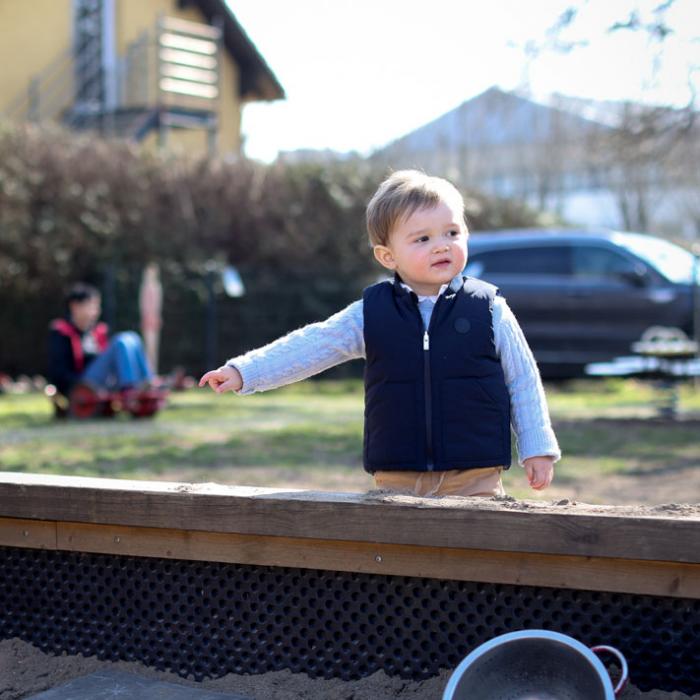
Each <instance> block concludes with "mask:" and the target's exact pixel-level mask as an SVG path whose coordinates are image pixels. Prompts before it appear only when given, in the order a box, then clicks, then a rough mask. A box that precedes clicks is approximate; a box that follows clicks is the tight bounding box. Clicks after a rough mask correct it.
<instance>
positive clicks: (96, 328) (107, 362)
mask: <svg viewBox="0 0 700 700" xmlns="http://www.w3.org/2000/svg"><path fill="white" fill-rule="evenodd" d="M66 306H67V314H66V316H65V317H64V318H60V319H56V320H55V321H53V322H52V323H51V328H50V331H49V371H48V377H49V381H50V382H51V383H52V384H54V385H55V387H56V389H57V390H58V392H59V393H60V394H63V395H64V396H68V395H69V394H70V392H71V390H72V389H73V387H74V386H75V385H76V384H77V383H78V382H84V383H88V384H91V385H92V386H93V387H95V388H98V389H114V390H125V389H130V388H142V387H144V386H145V385H147V384H148V383H149V382H150V380H151V379H152V377H153V373H152V372H151V369H150V367H149V366H148V361H147V359H146V357H145V354H144V351H143V345H142V344H141V338H139V336H138V335H137V334H136V333H132V332H126V333H119V334H117V335H116V336H114V338H112V340H111V342H110V340H109V338H108V335H107V326H106V325H105V324H104V323H98V319H99V318H100V313H101V297H100V293H99V292H98V291H97V289H95V287H92V286H91V285H89V284H83V283H78V284H74V285H73V286H72V287H71V289H70V290H69V292H68V295H67V296H66Z"/></svg>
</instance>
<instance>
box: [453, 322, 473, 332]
mask: <svg viewBox="0 0 700 700" xmlns="http://www.w3.org/2000/svg"><path fill="white" fill-rule="evenodd" d="M471 327H472V324H471V323H470V322H469V319H468V318H456V319H455V330H456V331H457V333H469V330H470V329H471Z"/></svg>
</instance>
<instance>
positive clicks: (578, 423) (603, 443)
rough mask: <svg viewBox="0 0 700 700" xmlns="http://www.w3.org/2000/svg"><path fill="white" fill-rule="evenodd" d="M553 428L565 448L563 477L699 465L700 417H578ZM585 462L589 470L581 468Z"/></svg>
mask: <svg viewBox="0 0 700 700" xmlns="http://www.w3.org/2000/svg"><path fill="white" fill-rule="evenodd" d="M554 430H555V432H556V434H557V437H558V439H559V444H560V446H561V450H562V454H563V460H562V464H561V467H560V469H559V471H558V474H557V479H558V481H560V482H562V483H571V482H573V481H577V480H579V479H582V478H586V477H587V476H589V475H601V474H602V475H604V474H623V475H625V476H649V477H651V476H654V475H659V474H663V473H671V472H675V471H683V470H685V469H688V468H689V467H693V466H698V467H700V420H695V419H692V420H687V419H685V420H679V421H673V420H663V419H658V418H652V419H638V418H629V419H627V418H611V419H607V418H593V419H589V420H586V419H576V420H571V421H556V422H555V424H554ZM567 460H570V462H573V463H576V467H573V465H572V464H568V465H567ZM582 462H583V463H585V465H586V470H587V471H586V473H583V472H582V471H581V470H580V468H579V467H580V464H581V463H582Z"/></svg>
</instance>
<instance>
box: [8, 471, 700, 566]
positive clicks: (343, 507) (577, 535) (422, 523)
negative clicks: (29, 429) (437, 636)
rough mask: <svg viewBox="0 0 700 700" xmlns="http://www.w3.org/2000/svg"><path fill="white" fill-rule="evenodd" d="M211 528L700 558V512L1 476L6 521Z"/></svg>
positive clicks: (624, 556)
mask: <svg viewBox="0 0 700 700" xmlns="http://www.w3.org/2000/svg"><path fill="white" fill-rule="evenodd" d="M3 516H4V517H11V518H24V519H38V520H55V521H69V522H81V523H92V524H112V525H122V526H134V527H155V528H166V529H178V530H188V531H203V532H210V533H237V534H242V535H243V534H246V535H264V536H272V537H280V536H282V537H292V538H311V539H318V538H319V536H320V537H322V538H323V539H324V540H339V541H352V542H365V543H386V544H397V545H414V546H423V547H447V548H456V549H478V550H487V551H501V552H522V553H530V554H560V555H571V556H578V557H582V556H583V557H585V556H592V557H612V558H617V559H631V560H650V561H671V562H682V563H688V564H693V563H694V564H697V563H700V546H698V542H700V518H699V517H697V516H689V517H668V516H665V515H664V514H663V513H658V514H643V515H634V514H630V512H629V509H624V508H613V507H607V508H600V509H599V511H597V512H591V511H590V509H588V510H586V511H585V512H580V513H578V512H576V508H575V507H574V508H562V509H561V512H556V511H555V510H552V509H550V510H547V511H545V510H544V509H541V510H538V509H537V508H536V507H535V506H532V507H527V508H524V509H523V508H521V507H520V506H518V504H517V503H516V504H513V503H508V502H506V503H504V504H500V503H497V502H494V501H490V500H479V499H460V498H449V499H422V498H413V497H400V496H386V495H382V494H381V493H379V494H374V495H373V494H372V493H370V494H367V495H363V494H336V493H319V492H310V491H294V490H281V489H257V488H247V487H227V486H221V485H217V484H173V483H164V482H145V481H127V480H117V479H85V478H81V477H57V476H47V475H31V474H12V473H4V474H2V473H0V517H3Z"/></svg>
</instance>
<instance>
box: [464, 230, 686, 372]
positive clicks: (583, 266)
mask: <svg viewBox="0 0 700 700" xmlns="http://www.w3.org/2000/svg"><path fill="white" fill-rule="evenodd" d="M465 272H466V274H468V275H470V276H472V277H479V278H481V279H483V280H486V281H487V282H491V283H492V284H495V285H497V286H498V287H499V288H500V290H501V294H503V296H504V297H506V299H507V301H508V304H509V305H510V307H511V308H512V309H513V311H514V313H515V315H516V317H517V319H518V321H519V322H520V325H521V326H522V328H523V331H524V332H525V335H526V337H527V339H528V342H529V344H530V347H531V348H532V351H533V353H534V355H535V358H536V359H537V362H538V365H539V367H540V371H541V373H542V376H543V377H546V378H556V377H561V378H565V377H576V376H582V375H583V374H584V368H585V365H586V364H588V363H591V362H599V361H609V360H611V359H613V358H615V357H619V356H624V355H630V354H633V353H632V351H631V349H630V346H631V344H632V343H634V342H635V341H637V340H639V339H640V337H641V335H642V333H644V331H645V330H647V329H648V328H650V327H651V326H664V327H670V328H674V329H680V330H681V331H683V332H684V333H685V334H686V335H687V336H689V337H690V336H691V335H692V332H693V328H692V326H693V322H692V319H693V295H694V285H693V284H692V280H693V277H694V278H695V280H696V284H697V283H698V282H699V281H700V279H699V278H698V265H697V260H696V258H694V256H693V255H692V254H691V253H689V252H688V251H687V250H685V249H684V248H681V247H680V246H677V245H675V244H673V243H670V242H669V241H666V240H664V239H662V238H657V237H655V236H649V235H642V234H637V233H620V232H616V231H578V230H536V229H523V230H509V231H499V232H489V233H479V232H475V233H472V234H471V235H470V237H469V258H468V261H467V267H466V268H465Z"/></svg>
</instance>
